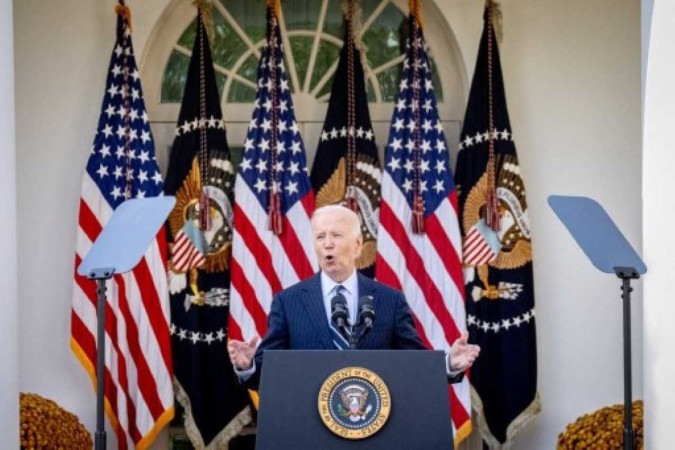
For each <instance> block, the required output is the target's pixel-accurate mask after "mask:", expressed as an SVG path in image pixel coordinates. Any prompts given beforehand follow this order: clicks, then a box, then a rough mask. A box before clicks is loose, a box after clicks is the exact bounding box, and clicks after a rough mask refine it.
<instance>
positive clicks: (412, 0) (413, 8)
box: [408, 0, 424, 30]
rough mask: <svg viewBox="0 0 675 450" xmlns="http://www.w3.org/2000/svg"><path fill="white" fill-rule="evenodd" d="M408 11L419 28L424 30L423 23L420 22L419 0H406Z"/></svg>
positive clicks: (420, 3) (420, 9)
mask: <svg viewBox="0 0 675 450" xmlns="http://www.w3.org/2000/svg"><path fill="white" fill-rule="evenodd" d="M408 9H409V10H410V15H411V16H415V19H416V20H417V23H418V24H419V26H420V28H421V29H422V30H424V22H423V21H422V2H421V1H420V0H408Z"/></svg>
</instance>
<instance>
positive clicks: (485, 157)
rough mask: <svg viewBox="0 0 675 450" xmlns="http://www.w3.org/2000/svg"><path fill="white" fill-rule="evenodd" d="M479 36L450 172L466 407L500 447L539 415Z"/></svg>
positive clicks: (508, 148)
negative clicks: (469, 364)
mask: <svg viewBox="0 0 675 450" xmlns="http://www.w3.org/2000/svg"><path fill="white" fill-rule="evenodd" d="M493 8H494V6H493V4H492V2H488V5H487V7H486V10H485V17H484V20H485V27H484V30H483V36H482V39H481V43H480V48H479V52H478V59H477V62H476V70H475V73H474V78H473V82H472V85H471V93H470V95H469V102H468V106H467V110H466V116H465V119H464V126H463V129H462V134H461V138H460V139H461V141H460V147H459V148H460V152H459V156H458V160H457V167H456V170H455V179H456V182H457V186H458V190H459V193H460V195H459V203H460V213H461V221H460V223H461V227H462V238H463V242H462V252H463V262H464V267H465V274H464V278H465V284H466V312H467V325H468V328H469V333H470V341H471V342H472V343H474V344H478V345H480V347H481V354H480V357H479V358H478V359H477V360H476V362H475V363H474V365H473V368H472V370H471V383H472V386H473V392H472V404H473V408H474V411H475V419H476V422H477V424H478V428H479V429H480V431H481V434H482V436H483V439H484V441H485V442H486V444H487V445H488V446H489V447H490V448H492V449H500V448H506V446H507V445H508V444H509V443H510V442H511V441H512V438H513V437H514V435H515V434H516V433H517V432H518V431H519V430H520V429H522V428H523V427H524V426H525V425H526V424H527V423H528V422H529V420H530V419H531V418H532V417H534V415H536V414H537V413H538V412H539V410H540V402H539V395H538V393H537V351H536V334H535V311H534V283H533V276H532V242H531V239H532V233H531V229H530V222H529V219H528V207H527V201H526V198H525V185H524V183H523V178H522V174H521V170H520V166H519V164H518V157H517V155H516V148H515V145H514V141H513V135H512V132H511V125H510V122H509V116H508V110H507V106H506V96H505V92H504V83H503V80H502V69H501V65H500V60H499V49H498V47H497V41H496V39H495V33H494V28H493V26H492V16H493V12H494V11H493Z"/></svg>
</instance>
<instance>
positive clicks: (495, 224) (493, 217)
mask: <svg viewBox="0 0 675 450" xmlns="http://www.w3.org/2000/svg"><path fill="white" fill-rule="evenodd" d="M487 8H488V11H487V22H488V23H487V34H488V45H487V48H488V162H487V178H488V179H487V198H486V205H485V222H486V224H487V226H488V227H490V228H491V229H492V230H494V231H499V199H498V198H497V189H496V180H495V178H496V173H495V172H496V165H497V155H496V154H495V139H496V137H497V136H496V132H495V123H494V95H493V92H494V90H493V75H494V74H493V68H492V59H493V46H494V29H493V27H492V13H493V8H494V3H493V2H492V0H488V3H487Z"/></svg>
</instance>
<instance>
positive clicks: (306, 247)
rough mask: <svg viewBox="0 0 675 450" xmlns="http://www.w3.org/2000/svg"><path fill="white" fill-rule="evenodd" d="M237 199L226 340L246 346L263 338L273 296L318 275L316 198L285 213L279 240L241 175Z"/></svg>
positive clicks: (237, 188) (302, 202)
mask: <svg viewBox="0 0 675 450" xmlns="http://www.w3.org/2000/svg"><path fill="white" fill-rule="evenodd" d="M235 198H236V206H235V209H234V235H233V238H232V241H233V244H232V259H231V264H230V274H231V275H230V276H231V280H232V282H231V287H230V328H229V335H230V337H231V338H234V339H239V340H247V341H248V340H250V339H251V338H253V337H259V338H262V337H263V336H264V335H265V333H266V331H267V315H268V314H269V311H270V305H271V304H272V297H273V296H274V295H275V294H276V293H277V292H279V291H280V290H282V289H284V288H287V287H289V286H292V285H293V284H295V283H297V282H299V281H302V280H304V279H306V278H308V277H310V276H311V275H312V274H313V273H314V272H315V271H316V267H317V263H316V256H315V253H314V249H313V248H312V240H311V238H310V236H311V234H312V230H311V226H310V218H311V214H312V211H313V208H314V196H313V195H311V194H310V195H307V196H305V198H304V199H303V200H302V201H299V202H297V203H296V204H295V205H294V206H293V207H292V208H291V210H289V211H288V213H287V214H286V216H285V217H284V219H283V221H284V231H283V233H282V234H281V235H279V236H277V235H275V234H274V233H273V232H272V231H270V230H269V229H268V228H267V222H268V213H267V211H266V210H264V209H263V208H262V206H261V204H260V202H259V201H258V200H257V198H256V196H255V193H254V192H252V191H251V190H250V188H249V186H248V184H247V183H246V182H245V181H244V179H243V178H241V176H240V175H238V176H237V181H236V183H235Z"/></svg>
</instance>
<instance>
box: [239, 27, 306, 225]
mask: <svg viewBox="0 0 675 450" xmlns="http://www.w3.org/2000/svg"><path fill="white" fill-rule="evenodd" d="M272 27H274V28H276V29H275V30H271V31H270V33H271V35H273V36H276V38H275V39H274V40H273V42H272V44H271V45H268V44H267V43H266V44H265V46H264V47H263V51H262V58H261V62H260V65H259V66H258V92H257V95H256V100H255V110H254V111H253V118H252V119H251V123H250V124H249V128H248V133H247V135H246V142H245V143H244V154H243V156H242V160H241V164H240V165H239V174H240V175H241V176H242V178H243V179H244V181H246V183H247V184H248V185H249V188H250V189H251V191H252V192H254V194H255V196H256V198H257V199H258V201H259V202H260V204H261V205H262V207H263V208H264V209H265V210H267V209H268V202H269V197H270V191H272V192H274V193H276V192H279V193H280V194H281V204H280V206H281V212H282V214H286V213H287V212H288V210H289V209H290V208H291V207H292V206H293V205H294V204H295V202H297V201H298V200H300V199H301V198H303V197H304V196H305V195H306V194H307V193H308V192H309V191H310V189H311V185H310V183H309V178H308V175H307V161H306V158H305V148H304V144H303V142H302V138H301V136H300V130H299V128H298V124H297V123H296V121H295V113H294V112H293V100H292V98H291V92H290V89H289V87H288V80H287V78H286V71H285V68H284V53H283V47H282V45H281V41H280V39H281V35H280V34H279V25H278V23H277V22H276V20H275V21H274V25H272ZM271 53H274V54H275V58H274V59H275V61H276V64H275V65H274V67H271V65H270V54H271ZM273 78H274V80H275V81H274V82H273V80H272V79H273ZM274 96H276V97H277V99H278V100H277V102H278V103H277V104H278V107H277V109H276V111H275V110H274V109H273V108H272V104H273V97H274ZM273 113H274V114H276V116H277V117H276V124H277V131H276V135H277V142H276V158H274V157H273V156H272V154H271V149H272V145H273V143H272V140H273V135H274V134H275V133H273V131H274V129H273V126H274V124H273V117H272V116H273Z"/></svg>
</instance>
